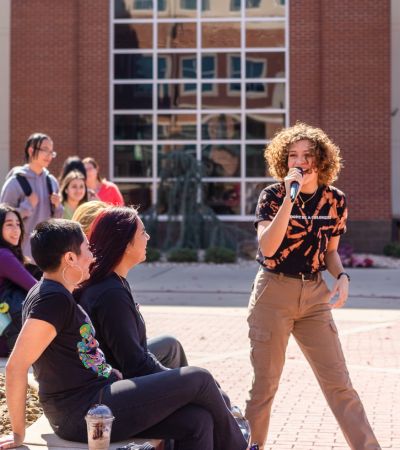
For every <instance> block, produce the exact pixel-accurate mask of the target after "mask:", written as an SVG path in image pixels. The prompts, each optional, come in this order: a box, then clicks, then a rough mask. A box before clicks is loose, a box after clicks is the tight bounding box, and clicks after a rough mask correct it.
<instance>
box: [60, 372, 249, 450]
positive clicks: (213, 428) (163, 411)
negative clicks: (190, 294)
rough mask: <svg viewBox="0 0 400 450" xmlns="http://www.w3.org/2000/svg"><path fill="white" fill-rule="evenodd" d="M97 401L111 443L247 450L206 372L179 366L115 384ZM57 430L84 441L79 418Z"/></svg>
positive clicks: (193, 449) (192, 449)
mask: <svg viewBox="0 0 400 450" xmlns="http://www.w3.org/2000/svg"><path fill="white" fill-rule="evenodd" d="M101 401H102V403H104V404H106V405H107V406H109V408H110V409H111V411H112V412H113V414H114V416H115V420H114V423H113V427H112V434H111V440H112V441H113V442H115V441H120V440H125V439H130V438H133V437H142V438H154V439H157V438H158V439H174V441H175V448H176V450H227V449H229V450H245V449H246V448H247V444H246V441H245V439H244V438H243V435H242V433H241V431H240V429H239V427H238V425H237V423H236V420H235V419H234V417H233V416H232V414H231V413H230V411H229V410H228V408H227V406H226V404H225V402H224V400H223V398H222V396H221V394H220V392H219V390H218V387H217V385H216V383H215V381H214V378H213V377H212V375H211V374H210V373H209V372H208V371H207V370H205V369H200V368H197V367H183V368H180V369H173V370H169V371H168V372H161V373H155V374H152V375H147V376H144V377H137V378H131V379H126V380H120V381H115V382H114V383H112V384H111V385H109V386H107V387H106V388H104V389H103V391H102V400H101ZM89 406H90V405H89ZM89 406H88V408H89ZM88 408H87V409H88ZM57 431H58V433H57V434H59V435H60V436H61V437H63V438H64V439H70V440H78V441H85V440H86V436H87V432H86V424H85V421H84V420H83V418H82V417H74V418H72V417H69V420H68V423H64V426H62V427H60V428H59V429H58V430H57Z"/></svg>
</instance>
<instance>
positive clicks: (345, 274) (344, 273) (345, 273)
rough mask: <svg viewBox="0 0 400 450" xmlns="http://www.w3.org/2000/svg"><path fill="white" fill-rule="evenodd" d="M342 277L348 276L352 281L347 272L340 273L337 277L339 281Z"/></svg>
mask: <svg viewBox="0 0 400 450" xmlns="http://www.w3.org/2000/svg"><path fill="white" fill-rule="evenodd" d="M342 275H344V276H346V277H347V279H348V280H349V281H350V275H349V274H348V273H347V272H340V273H339V275H338V276H337V277H336V279H337V280H338V279H339V278H340V277H341V276H342Z"/></svg>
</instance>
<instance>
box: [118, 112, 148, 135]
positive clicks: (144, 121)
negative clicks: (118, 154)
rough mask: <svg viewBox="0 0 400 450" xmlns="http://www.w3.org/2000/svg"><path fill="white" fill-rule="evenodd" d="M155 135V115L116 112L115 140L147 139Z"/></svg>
mask: <svg viewBox="0 0 400 450" xmlns="http://www.w3.org/2000/svg"><path fill="white" fill-rule="evenodd" d="M152 137H153V116H151V115H141V116H139V115H131V114H123V115H119V114H116V115H115V116H114V139H115V140H131V139H137V140H146V139H152Z"/></svg>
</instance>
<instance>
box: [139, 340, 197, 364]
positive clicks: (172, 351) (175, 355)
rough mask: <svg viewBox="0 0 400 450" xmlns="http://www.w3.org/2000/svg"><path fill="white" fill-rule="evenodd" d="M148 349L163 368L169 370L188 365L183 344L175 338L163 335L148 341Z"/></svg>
mask: <svg viewBox="0 0 400 450" xmlns="http://www.w3.org/2000/svg"><path fill="white" fill-rule="evenodd" d="M147 348H148V350H149V352H150V353H152V354H153V355H154V356H155V357H156V358H157V359H158V361H160V363H161V364H162V365H163V366H165V367H168V368H169V369H177V368H178V367H185V366H187V365H188V362H187V359H186V355H185V351H184V350H183V347H182V344H181V343H180V342H179V341H178V339H176V338H175V337H174V336H170V335H162V336H156V337H153V338H150V339H147Z"/></svg>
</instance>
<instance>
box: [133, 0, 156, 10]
mask: <svg viewBox="0 0 400 450" xmlns="http://www.w3.org/2000/svg"><path fill="white" fill-rule="evenodd" d="M133 7H134V9H153V0H133Z"/></svg>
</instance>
